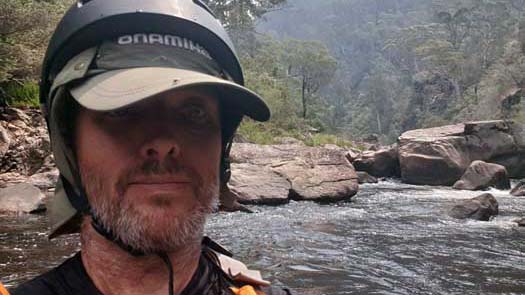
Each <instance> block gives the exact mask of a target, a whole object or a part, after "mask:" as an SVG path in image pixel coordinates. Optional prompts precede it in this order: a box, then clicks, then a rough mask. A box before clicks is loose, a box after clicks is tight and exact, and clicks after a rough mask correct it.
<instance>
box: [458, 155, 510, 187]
mask: <svg viewBox="0 0 525 295" xmlns="http://www.w3.org/2000/svg"><path fill="white" fill-rule="evenodd" d="M489 187H495V188H497V189H502V190H504V189H510V180H509V177H508V175H507V170H506V169H505V167H503V166H501V165H498V164H490V163H485V162H483V161H474V162H472V164H470V166H469V167H468V168H467V171H465V174H463V176H462V177H461V179H460V180H458V181H457V182H456V183H455V184H454V188H455V189H460V190H473V191H475V190H483V189H487V188H489Z"/></svg>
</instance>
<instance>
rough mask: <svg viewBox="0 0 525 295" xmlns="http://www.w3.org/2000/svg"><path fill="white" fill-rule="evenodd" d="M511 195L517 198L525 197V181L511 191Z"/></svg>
mask: <svg viewBox="0 0 525 295" xmlns="http://www.w3.org/2000/svg"><path fill="white" fill-rule="evenodd" d="M510 194H511V195H513V196H516V197H524V196H525V181H520V182H519V183H518V184H517V185H516V186H515V187H514V188H513V189H512V190H511V191H510Z"/></svg>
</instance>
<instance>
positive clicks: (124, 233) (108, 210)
mask: <svg viewBox="0 0 525 295" xmlns="http://www.w3.org/2000/svg"><path fill="white" fill-rule="evenodd" d="M87 170H89V169H81V177H82V182H83V184H84V188H85V190H86V193H87V195H88V196H89V201H90V205H91V210H92V214H94V216H95V217H96V218H97V219H98V221H99V222H100V223H101V225H102V226H103V227H104V229H106V230H107V231H110V232H112V233H113V234H114V236H115V238H117V239H119V240H121V241H122V242H123V243H124V244H125V245H128V246H130V247H131V248H132V249H134V250H138V251H141V252H143V253H146V254H152V253H159V252H173V251H177V250H180V249H183V248H185V247H187V245H191V244H195V243H197V244H200V242H201V240H202V237H203V232H204V225H205V223H206V218H207V216H208V215H209V214H210V213H212V212H214V211H216V210H217V208H218V200H219V198H218V195H219V181H218V177H215V178H214V179H213V180H208V182H207V183H208V185H207V186H205V184H204V181H202V179H200V180H199V181H196V183H197V184H196V185H195V186H194V187H193V191H194V194H195V196H196V199H197V201H198V202H197V205H196V206H194V207H193V208H192V209H191V212H188V215H187V216H186V217H184V216H171V217H169V221H168V220H166V216H161V217H159V215H158V214H153V213H151V212H150V214H146V212H143V211H140V210H139V209H140V208H136V207H135V206H134V204H133V202H129V200H125V199H124V196H123V195H122V193H123V190H122V188H121V187H119V185H117V187H110V185H108V184H105V183H104V181H103V178H104V177H103V175H104V174H103V173H97V171H93V170H90V171H87ZM100 172H102V171H100ZM146 172H147V173H151V171H149V170H148V171H146ZM153 172H154V171H153ZM194 177H195V176H194ZM159 210H161V209H159ZM162 213H165V212H162ZM164 215H165V214H164Z"/></svg>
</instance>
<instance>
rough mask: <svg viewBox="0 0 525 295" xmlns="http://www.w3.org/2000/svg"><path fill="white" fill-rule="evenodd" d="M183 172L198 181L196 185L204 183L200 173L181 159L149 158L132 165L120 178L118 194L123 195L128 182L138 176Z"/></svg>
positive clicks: (179, 174) (117, 186)
mask: <svg viewBox="0 0 525 295" xmlns="http://www.w3.org/2000/svg"><path fill="white" fill-rule="evenodd" d="M181 174H182V175H184V176H187V177H188V178H190V179H192V180H193V181H194V182H196V183H194V185H199V184H200V183H202V179H200V177H199V175H198V173H196V172H195V171H193V169H190V168H189V167H186V166H184V165H183V164H182V163H180V161H177V160H175V159H172V158H170V157H166V159H164V160H162V161H160V160H157V159H148V160H145V161H143V162H142V163H139V164H137V165H136V166H134V167H131V168H130V169H129V170H128V171H127V172H126V173H124V174H123V175H122V176H121V177H120V178H119V180H118V181H117V184H116V189H117V192H118V194H119V195H120V196H122V195H123V194H124V192H125V191H126V187H127V186H128V184H129V183H130V182H131V181H132V180H133V179H134V178H136V177H141V176H154V175H159V176H160V175H162V176H166V175H174V176H181Z"/></svg>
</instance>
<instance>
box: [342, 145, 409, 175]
mask: <svg viewBox="0 0 525 295" xmlns="http://www.w3.org/2000/svg"><path fill="white" fill-rule="evenodd" d="M348 156H349V154H347V157H348ZM352 165H354V167H355V169H356V170H357V171H364V172H367V173H368V174H370V175H373V176H375V177H398V176H399V159H398V150H397V146H393V147H389V148H383V149H380V150H378V151H365V152H362V153H361V154H359V155H358V156H357V157H355V159H353V161H352Z"/></svg>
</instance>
